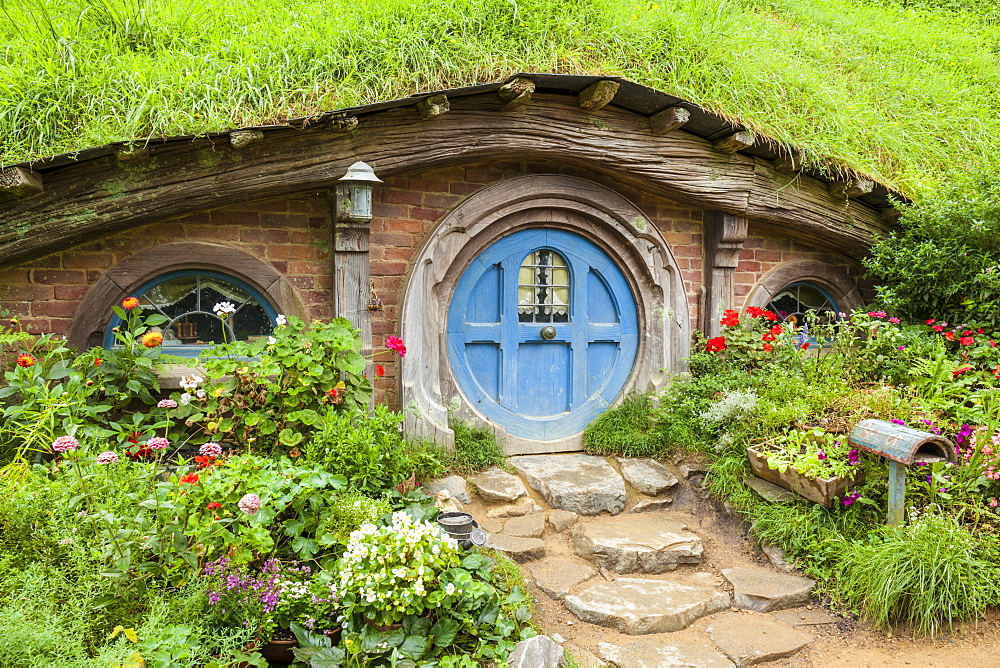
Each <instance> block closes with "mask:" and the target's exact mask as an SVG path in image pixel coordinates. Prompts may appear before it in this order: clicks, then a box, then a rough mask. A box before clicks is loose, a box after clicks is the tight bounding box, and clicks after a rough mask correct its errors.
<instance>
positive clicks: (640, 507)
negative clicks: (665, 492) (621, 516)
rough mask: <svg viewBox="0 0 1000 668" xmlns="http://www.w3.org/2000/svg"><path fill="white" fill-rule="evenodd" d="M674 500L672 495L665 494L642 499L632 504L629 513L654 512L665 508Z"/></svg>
mask: <svg viewBox="0 0 1000 668" xmlns="http://www.w3.org/2000/svg"><path fill="white" fill-rule="evenodd" d="M673 502H674V497H672V496H667V497H664V498H662V499H643V500H642V501H639V502H638V503H637V504H635V505H634V506H632V509H631V510H629V511H628V512H629V513H654V512H659V511H661V510H666V509H667V508H669V507H670V505H671V504H672V503H673Z"/></svg>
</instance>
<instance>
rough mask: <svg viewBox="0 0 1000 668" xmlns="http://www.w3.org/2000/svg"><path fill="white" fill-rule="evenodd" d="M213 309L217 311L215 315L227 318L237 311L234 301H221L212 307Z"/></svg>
mask: <svg viewBox="0 0 1000 668" xmlns="http://www.w3.org/2000/svg"><path fill="white" fill-rule="evenodd" d="M212 311H214V312H215V315H217V316H219V317H220V318H223V319H225V318H228V317H229V316H231V315H232V314H234V313H236V306H235V305H234V304H233V303H232V302H219V303H218V304H216V305H215V306H213V307H212Z"/></svg>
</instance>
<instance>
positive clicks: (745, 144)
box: [712, 130, 756, 153]
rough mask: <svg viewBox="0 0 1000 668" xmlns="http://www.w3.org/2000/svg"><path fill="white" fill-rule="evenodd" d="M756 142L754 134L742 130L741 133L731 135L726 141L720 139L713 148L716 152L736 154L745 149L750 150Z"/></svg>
mask: <svg viewBox="0 0 1000 668" xmlns="http://www.w3.org/2000/svg"><path fill="white" fill-rule="evenodd" d="M755 142H756V140H755V139H754V137H753V135H752V134H750V133H749V132H747V131H746V130H740V131H739V132H735V133H733V134H731V135H729V136H728V137H726V138H725V139H720V140H719V141H717V142H715V143H714V144H713V145H712V146H713V147H714V148H715V150H716V151H722V152H723V153H736V151H742V150H743V149H745V148H750V147H751V146H753V145H754V143H755Z"/></svg>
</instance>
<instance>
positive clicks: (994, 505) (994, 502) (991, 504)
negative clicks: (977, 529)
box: [990, 498, 1000, 508]
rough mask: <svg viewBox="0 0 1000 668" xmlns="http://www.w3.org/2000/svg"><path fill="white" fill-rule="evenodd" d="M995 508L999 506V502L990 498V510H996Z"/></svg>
mask: <svg viewBox="0 0 1000 668" xmlns="http://www.w3.org/2000/svg"><path fill="white" fill-rule="evenodd" d="M997 506H1000V501H997V500H996V498H990V508H996V507H997Z"/></svg>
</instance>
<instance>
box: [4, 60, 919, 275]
mask: <svg viewBox="0 0 1000 668" xmlns="http://www.w3.org/2000/svg"><path fill="white" fill-rule="evenodd" d="M519 79H520V80H524V79H530V82H532V83H533V86H534V92H533V95H532V96H530V101H528V102H525V101H524V100H523V99H521V100H520V102H521V103H520V104H518V106H516V107H515V108H511V105H510V104H509V101H507V100H504V98H502V96H501V95H500V94H498V92H500V93H502V92H503V91H501V87H503V86H505V85H509V84H510V83H511V82H514V81H515V80H519ZM601 80H610V81H614V82H617V83H618V84H619V86H618V89H617V92H616V93H615V94H614V97H613V99H612V101H611V102H610V103H609V104H607V105H606V106H603V107H602V108H600V109H599V110H587V109H584V108H581V107H580V106H579V104H578V100H577V95H578V94H579V93H580V92H581V91H584V90H586V89H587V88H588V86H593V84H594V83H595V82H598V81H601ZM441 95H443V96H446V98H447V102H448V104H447V105H445V106H442V105H440V104H437V105H435V109H437V110H438V111H437V113H435V114H433V115H428V113H427V108H426V107H427V105H426V103H424V104H423V105H422V106H421V105H420V103H421V102H422V101H424V100H425V99H427V98H429V97H431V96H441ZM436 101H438V102H440V98H438V99H437V100H436ZM672 107H681V108H683V109H685V110H687V111H688V112H689V118H688V120H687V121H686V122H685V124H684V125H683V126H681V127H680V128H679V129H675V130H672V131H670V132H668V133H665V134H662V135H655V134H653V132H652V131H651V129H650V122H649V117H650V116H654V115H656V114H658V113H660V112H662V111H664V110H666V109H670V108H672ZM445 111H446V112H447V113H444V112H445ZM742 131H744V128H742V127H740V126H738V125H734V124H732V123H730V122H729V121H728V120H726V119H724V118H722V117H720V116H717V115H715V114H710V113H709V112H706V111H705V110H703V109H701V108H700V107H698V106H697V105H694V104H692V103H690V102H686V101H684V100H681V99H679V98H676V97H673V96H670V95H667V94H665V93H662V92H659V91H655V90H653V89H650V88H647V87H645V86H640V85H638V84H635V83H633V82H630V81H627V80H624V79H619V78H615V77H587V76H574V75H553V74H524V75H518V76H517V77H512V78H511V79H509V80H508V81H506V82H498V83H493V84H483V85H478V86H469V87H466V88H460V89H452V90H446V91H432V92H430V93H424V94H421V95H418V96H413V97H410V98H405V99H402V100H393V101H389V102H383V103H378V104H372V105H366V106H363V107H356V108H352V109H345V110H340V111H337V112H330V113H326V114H321V115H318V116H314V117H309V118H302V119H292V120H290V121H288V122H287V123H286V124H284V125H272V126H258V127H253V128H241V129H240V130H238V131H232V132H233V133H234V139H235V136H239V137H240V138H241V141H240V142H238V143H237V142H236V141H231V140H230V132H226V133H213V134H209V135H200V136H183V137H169V138H164V139H150V140H147V141H145V142H138V144H140V146H139V150H137V149H136V142H130V143H124V142H120V143H116V144H109V145H107V146H102V147H97V148H94V149H88V150H86V151H81V152H78V153H74V154H64V155H60V156H53V157H51V158H46V159H43V160H39V161H33V162H31V163H21V164H19V165H12V166H9V167H15V168H19V169H20V170H22V171H23V170H27V171H30V172H31V174H33V175H35V176H37V177H38V179H39V180H40V181H41V182H42V184H43V188H42V190H41V191H40V192H37V191H32V192H31V193H29V194H27V195H24V194H19V195H18V196H17V197H15V198H12V199H8V200H6V201H0V221H2V222H0V266H7V265H11V264H14V263H18V262H24V261H26V260H30V259H33V258H36V257H40V256H42V255H46V254H49V253H52V252H54V251H57V250H64V249H66V248H67V247H70V246H73V245H76V244H79V243H84V242H86V241H88V240H91V239H94V238H96V237H100V236H103V235H106V234H111V233H114V232H117V231H119V230H123V229H128V228H132V227H137V226H140V225H146V224H149V223H153V222H157V221H160V220H165V219H169V218H174V217H177V216H180V215H183V214H186V213H189V212H193V211H198V210H204V209H209V208H215V207H219V206H224V205H226V204H230V203H234V202H241V201H252V200H259V199H266V198H271V197H277V196H281V195H284V194H288V193H291V192H297V191H308V190H317V189H320V190H321V189H326V188H329V187H331V186H332V185H333V184H334V182H335V181H336V180H337V179H338V178H339V177H340V176H342V175H343V174H344V172H345V171H346V169H347V167H348V165H350V164H351V163H353V162H355V161H357V160H364V161H365V162H368V163H369V164H371V165H373V166H374V168H375V170H376V171H377V173H378V174H379V175H380V176H383V177H384V176H391V175H394V174H399V173H404V172H412V171H418V170H423V169H432V168H435V167H441V166H446V165H451V164H461V163H469V162H475V161H480V160H483V159H490V158H497V159H503V158H519V159H550V160H558V161H563V162H567V163H571V164H577V165H581V166H584V167H586V168H588V169H593V170H598V171H601V172H605V173H608V174H611V175H613V176H614V178H616V179H619V180H623V181H626V182H628V183H630V184H631V185H633V186H634V187H637V188H641V189H644V190H648V191H651V192H655V193H658V194H662V195H664V196H667V197H671V198H674V199H680V200H682V201H686V202H690V203H691V204H692V205H695V206H698V207H701V208H705V209H718V210H722V211H727V212H730V213H736V214H743V215H746V216H747V217H748V218H750V219H751V221H754V222H756V223H758V224H760V225H762V226H765V227H772V228H776V229H780V230H781V231H783V232H784V233H786V234H789V235H791V236H793V237H797V238H802V239H806V240H809V241H811V242H812V243H814V244H817V245H821V246H824V247H828V248H830V249H833V250H836V251H839V252H842V253H844V254H846V255H849V256H853V257H860V256H862V255H864V254H865V253H866V252H867V249H868V248H869V246H870V244H871V242H872V240H873V237H874V235H875V234H877V233H880V232H882V231H884V230H885V229H886V228H887V226H888V223H887V222H886V216H885V215H884V213H885V211H886V210H887V209H889V208H890V207H891V204H890V200H889V196H890V195H892V196H894V197H896V198H898V199H903V198H902V197H901V196H899V195H898V194H897V193H890V191H889V190H888V189H887V188H885V186H883V185H881V184H877V183H873V184H871V187H870V188H854V189H850V188H831V187H830V185H829V182H830V181H831V180H832V179H830V178H829V177H825V176H823V175H821V174H817V173H809V172H800V171H791V172H788V171H781V170H779V169H778V168H777V167H776V166H775V161H776V160H777V161H781V160H782V159H783V158H787V156H788V155H789V152H790V151H791V150H792V149H785V148H782V147H781V146H780V145H779V144H777V143H775V142H770V141H766V140H763V139H758V140H757V141H755V142H754V143H753V144H752V145H750V146H747V147H746V148H743V149H742V150H736V151H734V152H725V151H723V150H719V149H718V148H717V146H719V144H720V142H722V143H724V144H725V143H727V142H724V140H725V139H726V138H727V137H730V136H731V135H734V134H736V133H739V132H742ZM235 133H240V134H239V135H235ZM258 137H259V140H255V139H257V138H258ZM246 139H250V140H251V141H244V140H246ZM743 143H745V142H743ZM732 144H733V142H728V145H730V146H732ZM737 145H742V144H737ZM786 162H787V160H786ZM779 166H780V164H779ZM5 169H6V168H5ZM834 185H835V186H836V185H837V184H834ZM835 193H839V194H835ZM844 193H853V196H849V195H847V194H844Z"/></svg>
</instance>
